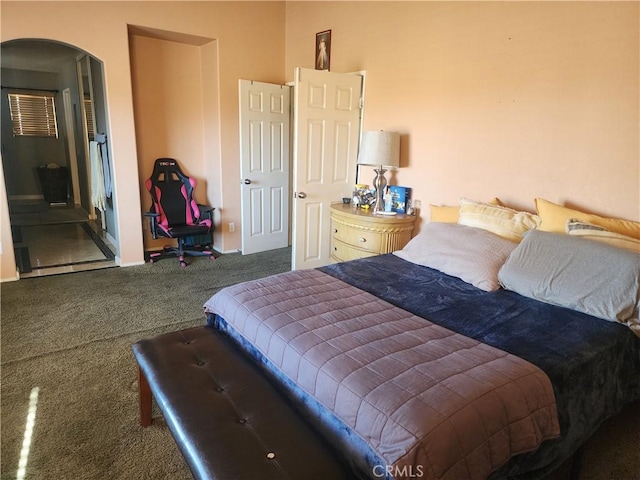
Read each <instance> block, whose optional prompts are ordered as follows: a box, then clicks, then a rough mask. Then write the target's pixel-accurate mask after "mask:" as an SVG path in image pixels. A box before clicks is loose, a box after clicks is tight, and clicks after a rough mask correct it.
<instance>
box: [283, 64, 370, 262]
mask: <svg viewBox="0 0 640 480" xmlns="http://www.w3.org/2000/svg"><path fill="white" fill-rule="evenodd" d="M362 83H363V77H362V76H360V75H354V74H345V73H333V72H328V71H320V70H310V69H305V68H298V69H296V81H295V87H294V88H295V90H294V92H295V93H294V96H295V103H294V118H295V120H294V146H293V150H294V174H293V181H294V186H293V189H294V196H295V198H294V203H293V235H292V244H293V249H292V250H293V252H292V256H293V259H292V267H293V269H302V268H316V267H319V266H322V265H326V264H328V263H329V257H330V253H331V252H330V242H331V231H330V227H331V220H330V206H331V203H332V202H339V201H341V199H342V197H344V196H350V195H351V192H352V191H353V185H354V183H355V178H356V160H357V155H358V145H359V141H360V122H361V109H362V103H363V100H362V91H363V85H362Z"/></svg>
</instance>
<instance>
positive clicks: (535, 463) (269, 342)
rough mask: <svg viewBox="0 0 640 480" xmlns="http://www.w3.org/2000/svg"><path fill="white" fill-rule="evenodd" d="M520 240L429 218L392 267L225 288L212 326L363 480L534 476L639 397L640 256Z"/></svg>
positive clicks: (536, 235) (302, 274) (366, 264)
mask: <svg viewBox="0 0 640 480" xmlns="http://www.w3.org/2000/svg"><path fill="white" fill-rule="evenodd" d="M492 208H493V207H492ZM511 220H512V219H511ZM535 226H536V227H539V220H536V225H535ZM519 235H521V238H519V239H517V241H514V239H512V238H511V239H507V238H505V237H504V236H501V235H497V234H496V232H495V231H494V232H491V231H489V230H487V229H483V228H478V226H477V225H476V226H470V225H464V224H458V223H455V224H444V223H436V222H434V223H432V224H429V225H427V227H426V228H425V229H424V230H423V232H421V233H420V234H419V235H418V236H416V237H415V238H414V239H413V240H412V241H411V242H410V243H409V244H408V245H407V246H406V247H405V248H404V249H403V250H402V251H400V252H395V253H394V254H387V255H381V256H377V257H371V258H365V259H360V260H354V261H351V262H344V263H338V264H334V265H329V266H326V267H321V268H318V269H314V270H305V271H293V272H286V273H283V274H279V275H275V276H272V277H268V278H266V279H259V280H255V281H252V282H247V283H243V284H239V285H234V286H231V287H227V288H225V289H223V290H222V291H220V292H218V293H217V294H215V295H214V296H213V297H212V298H211V299H209V300H208V301H207V302H206V303H205V311H206V313H207V315H208V323H209V324H210V325H212V326H214V327H215V328H217V329H219V330H221V331H223V332H225V333H226V334H228V335H229V336H230V337H231V338H233V339H234V340H235V341H236V342H237V344H238V345H239V346H240V347H241V348H242V349H243V350H245V351H246V352H247V354H248V355H250V356H251V357H252V358H254V359H255V360H256V361H257V362H258V363H259V364H260V365H262V366H263V368H264V371H265V375H267V376H268V377H269V378H271V379H272V380H274V381H275V382H276V383H277V384H278V385H279V386H280V388H282V390H283V391H284V392H285V393H286V395H287V396H289V397H290V398H291V400H292V401H293V402H294V403H296V405H297V406H298V407H299V408H300V410H301V411H302V412H304V414H305V415H306V416H307V417H308V418H309V420H310V421H311V422H312V423H313V424H314V425H315V426H316V427H317V428H318V430H320V431H321V432H322V434H323V435H324V436H326V437H327V438H328V439H329V440H330V441H331V443H332V444H334V445H335V446H337V447H338V450H339V451H340V452H342V454H343V455H344V456H345V457H346V459H347V461H348V462H349V463H350V464H351V466H352V469H353V471H354V476H355V477H358V478H395V479H402V478H451V479H458V478H491V479H502V478H520V479H534V478H542V477H543V476H545V475H547V474H548V473H549V472H551V471H553V470H554V469H556V468H557V467H558V466H560V465H561V464H562V463H563V462H565V461H566V460H567V459H569V458H570V457H571V456H572V455H573V454H574V453H575V452H576V451H577V450H578V449H579V447H580V445H581V444H582V443H583V442H584V441H586V440H587V439H588V438H589V437H590V436H591V435H592V434H593V433H594V432H595V431H596V429H597V428H598V426H599V425H600V424H601V423H602V422H603V421H604V420H606V419H607V418H609V417H611V416H613V415H615V414H616V413H618V412H619V411H620V409H621V408H622V406H623V405H625V404H626V403H628V402H632V401H635V400H637V399H640V337H639V336H638V331H637V326H638V322H637V318H638V303H639V300H640V299H639V293H638V292H639V285H638V278H639V277H640V254H639V253H638V252H637V251H634V250H633V249H631V250H629V249H623V248H619V247H618V246H611V245H606V244H603V243H600V242H597V241H594V240H593V239H583V238H575V237H573V236H571V235H566V234H559V233H551V232H543V231H539V229H538V228H530V227H526V226H525V227H524V228H523V231H522V232H520V233H519ZM585 272H586V273H585Z"/></svg>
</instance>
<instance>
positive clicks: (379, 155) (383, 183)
mask: <svg viewBox="0 0 640 480" xmlns="http://www.w3.org/2000/svg"><path fill="white" fill-rule="evenodd" d="M358 165H368V166H372V167H377V168H375V169H374V170H373V171H374V172H376V176H375V178H374V179H373V186H374V188H375V189H376V204H375V207H374V209H373V211H374V212H378V211H382V210H384V207H383V204H382V196H383V195H384V190H385V188H386V187H387V179H386V178H385V176H384V174H385V173H386V171H387V169H388V168H397V167H399V166H400V134H399V133H397V132H384V131H382V130H370V131H366V132H362V141H361V142H360V151H359V153H358Z"/></svg>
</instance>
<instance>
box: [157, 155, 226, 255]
mask: <svg viewBox="0 0 640 480" xmlns="http://www.w3.org/2000/svg"><path fill="white" fill-rule="evenodd" d="M145 186H146V187H147V190H149V193H150V194H151V200H152V203H151V209H150V211H149V212H147V213H145V216H147V217H149V218H150V221H151V234H152V236H153V238H154V239H157V238H159V237H165V238H175V239H177V240H178V246H177V247H171V246H166V247H164V249H163V250H162V251H161V252H156V253H151V255H150V256H149V261H150V262H151V263H153V262H154V261H156V260H159V259H161V258H164V257H168V256H173V257H178V260H179V261H180V265H181V266H182V267H186V266H187V263H186V262H185V260H184V257H185V255H198V256H208V257H209V258H211V259H212V260H213V259H215V257H214V252H213V249H212V247H211V244H212V241H213V239H212V236H211V234H212V232H213V213H212V212H213V211H214V210H215V209H214V208H212V207H207V206H204V205H198V204H197V203H196V201H195V200H194V199H193V191H194V189H195V186H196V181H195V179H194V178H190V177H188V176H187V175H185V174H184V173H182V170H181V169H180V166H179V165H178V163H177V162H176V161H175V160H174V159H173V158H158V159H157V160H156V162H155V164H154V166H153V173H152V174H151V177H150V178H149V179H147V181H146V182H145Z"/></svg>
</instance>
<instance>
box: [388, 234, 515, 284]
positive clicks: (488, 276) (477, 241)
mask: <svg viewBox="0 0 640 480" xmlns="http://www.w3.org/2000/svg"><path fill="white" fill-rule="evenodd" d="M516 245H517V243H514V242H512V241H509V240H507V239H505V238H502V237H500V236H498V235H496V234H494V233H491V232H488V231H486V230H483V229H480V228H473V227H467V226H465V225H460V224H457V223H438V222H431V223H428V224H427V225H425V228H424V229H423V230H422V231H421V232H420V233H419V234H418V235H417V236H415V237H414V238H412V239H411V241H410V242H409V243H407V245H405V247H404V248H403V249H402V250H399V251H397V252H393V253H394V254H395V255H397V256H398V257H400V258H402V259H404V260H407V261H409V262H411V263H415V264H417V265H423V266H425V267H430V268H434V269H436V270H439V271H441V272H443V273H446V274H447V275H451V276H453V277H458V278H460V279H462V280H464V281H465V282H467V283H470V284H471V285H474V286H476V287H478V288H480V289H481V290H485V291H487V292H489V291H492V290H497V289H498V288H499V287H500V284H499V283H498V271H499V270H500V267H501V266H502V264H503V263H504V262H505V260H506V259H507V257H508V256H509V254H510V253H511V251H512V250H513V249H514V248H515V247H516Z"/></svg>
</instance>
